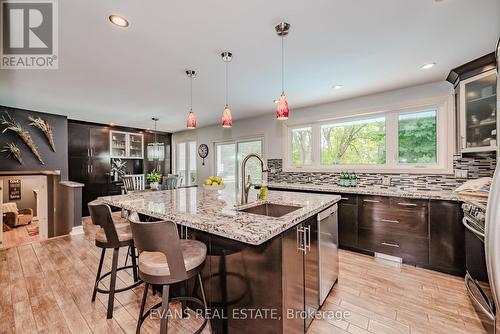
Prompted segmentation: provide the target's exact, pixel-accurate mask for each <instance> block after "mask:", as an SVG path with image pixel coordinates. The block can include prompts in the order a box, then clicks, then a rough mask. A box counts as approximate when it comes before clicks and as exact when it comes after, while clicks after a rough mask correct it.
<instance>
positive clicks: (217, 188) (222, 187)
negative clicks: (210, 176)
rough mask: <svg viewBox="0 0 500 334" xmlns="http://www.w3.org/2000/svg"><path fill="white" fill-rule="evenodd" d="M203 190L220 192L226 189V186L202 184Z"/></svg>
mask: <svg viewBox="0 0 500 334" xmlns="http://www.w3.org/2000/svg"><path fill="white" fill-rule="evenodd" d="M203 188H205V189H207V190H222V189H224V188H226V185H225V184H223V185H221V186H207V185H206V184H204V185H203Z"/></svg>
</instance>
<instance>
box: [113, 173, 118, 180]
mask: <svg viewBox="0 0 500 334" xmlns="http://www.w3.org/2000/svg"><path fill="white" fill-rule="evenodd" d="M118 176H119V175H118V172H114V173H113V181H115V182H118Z"/></svg>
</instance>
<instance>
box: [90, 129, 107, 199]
mask: <svg viewBox="0 0 500 334" xmlns="http://www.w3.org/2000/svg"><path fill="white" fill-rule="evenodd" d="M90 155H91V157H90V172H91V173H90V176H91V177H90V182H91V183H92V184H94V185H99V186H98V187H99V189H100V191H98V192H97V194H99V195H100V196H103V195H105V194H106V189H105V187H102V185H105V184H107V178H108V177H109V172H110V170H111V161H110V157H109V130H108V128H106V127H92V128H90Z"/></svg>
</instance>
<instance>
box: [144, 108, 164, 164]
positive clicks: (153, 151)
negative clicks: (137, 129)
mask: <svg viewBox="0 0 500 334" xmlns="http://www.w3.org/2000/svg"><path fill="white" fill-rule="evenodd" d="M151 119H152V120H153V121H154V122H155V132H154V142H153V143H149V144H148V148H147V151H148V160H150V161H163V160H165V145H164V144H163V143H159V142H158V137H157V132H156V122H158V121H159V120H160V119H159V118H157V117H153V118H151Z"/></svg>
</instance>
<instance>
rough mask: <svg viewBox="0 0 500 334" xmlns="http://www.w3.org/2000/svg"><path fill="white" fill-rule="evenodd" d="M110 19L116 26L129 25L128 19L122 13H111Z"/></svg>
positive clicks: (125, 26) (124, 26)
mask: <svg viewBox="0 0 500 334" xmlns="http://www.w3.org/2000/svg"><path fill="white" fill-rule="evenodd" d="M109 20H110V21H111V23H113V24H114V25H115V26H118V27H122V28H127V27H128V21H127V19H126V18H124V17H123V16H120V15H114V14H113V15H110V16H109Z"/></svg>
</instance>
